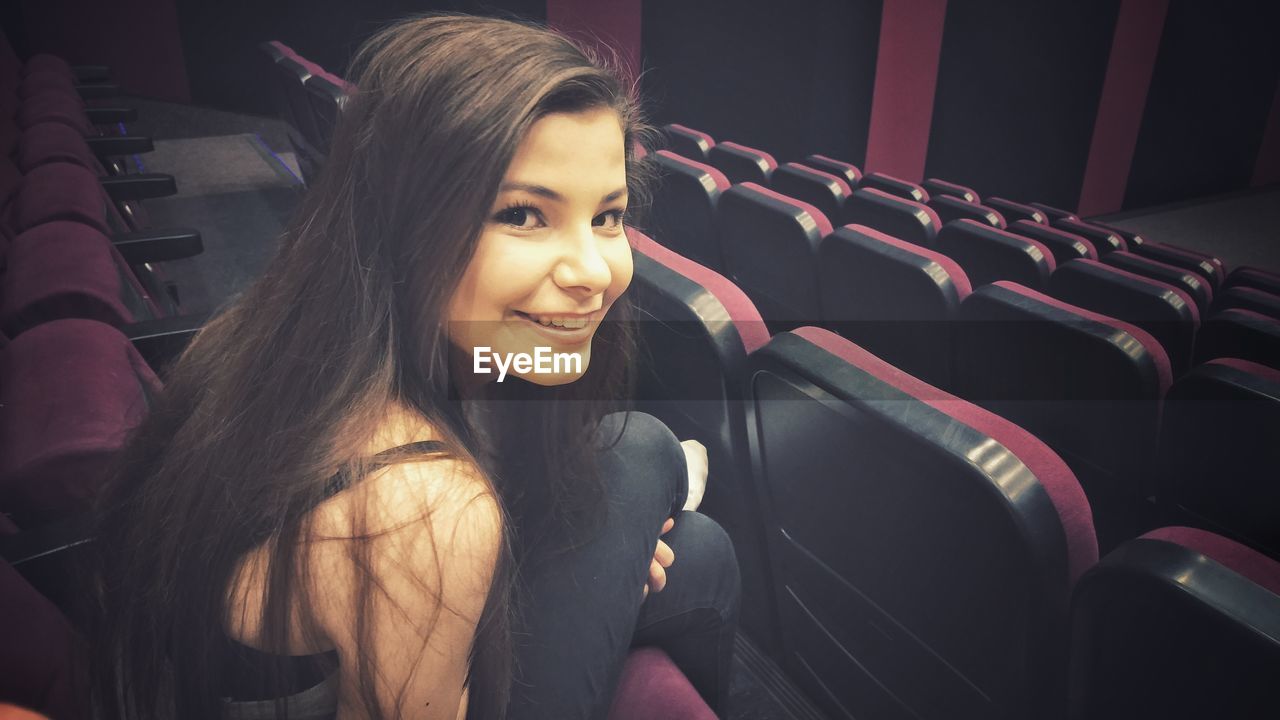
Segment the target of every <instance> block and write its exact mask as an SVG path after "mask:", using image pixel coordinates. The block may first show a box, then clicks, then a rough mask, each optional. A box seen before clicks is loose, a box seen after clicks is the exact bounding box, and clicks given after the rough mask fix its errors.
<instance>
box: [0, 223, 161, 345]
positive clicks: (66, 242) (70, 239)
mask: <svg viewBox="0 0 1280 720" xmlns="http://www.w3.org/2000/svg"><path fill="white" fill-rule="evenodd" d="M4 259H5V262H6V265H7V266H6V268H5V270H4V273H3V275H0V329H2V330H3V331H4V333H5V334H6V335H8V336H9V337H10V338H13V337H17V336H18V335H20V334H21V333H22V332H24V331H25V330H27V329H29V328H32V327H34V326H36V325H39V324H41V323H45V322H49V321H51V320H58V319H62V318H84V319H89V320H98V321H100V322H104V323H107V324H108V325H112V326H115V327H120V326H123V325H127V324H130V323H133V322H136V321H138V320H147V319H153V318H156V317H160V316H161V315H162V312H161V310H160V309H159V307H158V306H157V305H156V304H155V303H154V301H152V300H151V298H150V297H149V295H148V293H147V291H146V289H145V288H144V287H143V286H142V284H141V283H140V282H139V280H138V279H137V277H136V276H135V275H134V274H133V273H132V272H130V271H129V270H128V268H127V267H126V265H125V263H124V261H123V259H122V258H120V256H119V252H118V251H116V250H115V248H114V247H113V246H112V244H111V241H110V240H108V239H107V237H106V236H105V235H103V234H102V233H100V232H99V231H98V230H96V229H94V228H92V227H89V226H88V225H84V224H81V223H78V222H72V221H69V220H53V221H51V222H47V223H43V224H40V225H36V226H35V227H33V228H31V229H29V230H27V231H26V232H23V233H21V234H20V235H18V236H17V237H16V238H15V239H14V240H13V242H12V243H11V244H10V246H9V249H8V252H7V253H6V255H5V256H4Z"/></svg>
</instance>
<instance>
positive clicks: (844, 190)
mask: <svg viewBox="0 0 1280 720" xmlns="http://www.w3.org/2000/svg"><path fill="white" fill-rule="evenodd" d="M770 188H771V189H773V190H774V191H775V192H778V193H781V194H783V195H786V196H787V197H791V198H795V199H796V200H799V201H801V202H807V203H809V204H810V205H812V206H814V207H815V208H817V209H818V210H819V211H820V212H821V213H822V214H823V215H825V216H827V219H829V220H838V219H839V218H841V217H843V216H844V204H845V201H846V200H848V199H849V196H850V195H852V194H853V191H852V190H851V189H850V188H849V184H848V183H847V182H845V181H844V179H843V178H841V177H838V176H836V175H832V174H831V173H828V172H823V171H821V170H814V169H813V168H809V167H805V166H804V165H801V164H799V163H785V164H783V165H782V166H781V167H779V168H778V169H777V170H774V171H773V175H772V176H771V180H770Z"/></svg>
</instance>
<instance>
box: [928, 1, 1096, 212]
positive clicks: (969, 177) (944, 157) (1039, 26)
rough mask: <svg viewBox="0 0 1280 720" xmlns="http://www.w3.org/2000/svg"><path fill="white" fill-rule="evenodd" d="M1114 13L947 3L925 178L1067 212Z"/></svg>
mask: <svg viewBox="0 0 1280 720" xmlns="http://www.w3.org/2000/svg"><path fill="white" fill-rule="evenodd" d="M1119 7H1120V4H1119V0H1104V1H1101V2H1089V3H1080V2H1074V1H1072V0H1053V1H1052V2H1050V1H1047V0H1044V1H1040V2H1034V3H1030V2H1025V0H984V2H980V3H975V2H963V1H960V2H956V1H953V2H951V3H949V4H948V6H947V21H946V25H945V27H944V29H943V35H942V37H943V40H942V55H941V57H940V58H939V62H938V87H937V92H936V94H935V96H934V106H933V107H934V110H933V125H932V130H931V132H930V136H929V155H928V159H927V161H926V164H925V168H926V170H925V173H926V175H933V176H937V177H941V178H946V179H948V180H951V181H953V182H960V183H963V184H967V185H972V186H973V187H975V188H978V189H979V190H980V191H981V192H982V194H985V195H1000V196H1003V197H1007V198H1010V199H1013V200H1022V201H1029V200H1037V201H1040V202H1047V203H1050V204H1053V205H1062V206H1066V207H1072V208H1074V207H1075V204H1076V201H1077V199H1078V198H1079V196H1080V186H1081V182H1082V180H1083V178H1084V167H1085V160H1086V159H1087V157H1088V154H1089V141H1090V138H1092V136H1093V124H1094V120H1095V118H1096V117H1097V114H1098V100H1099V98H1100V97H1101V94H1102V80H1103V76H1104V75H1105V73H1106V67H1107V57H1108V55H1109V54H1110V51H1111V38H1112V34H1113V33H1114V30H1115V23H1116V17H1117V16H1118V14H1119Z"/></svg>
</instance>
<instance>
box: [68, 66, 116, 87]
mask: <svg viewBox="0 0 1280 720" xmlns="http://www.w3.org/2000/svg"><path fill="white" fill-rule="evenodd" d="M71 74H72V75H75V76H76V82H78V83H101V82H106V81H107V80H110V79H111V68H110V67H108V66H106V65H72V66H71Z"/></svg>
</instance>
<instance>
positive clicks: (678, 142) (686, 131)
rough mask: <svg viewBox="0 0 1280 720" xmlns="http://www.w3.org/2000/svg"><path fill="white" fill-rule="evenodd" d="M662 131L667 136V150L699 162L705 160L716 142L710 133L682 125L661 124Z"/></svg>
mask: <svg viewBox="0 0 1280 720" xmlns="http://www.w3.org/2000/svg"><path fill="white" fill-rule="evenodd" d="M662 131H663V134H665V135H666V137H667V149H668V150H670V151H671V152H673V153H675V154H677V155H680V156H682V157H687V158H689V159H690V160H697V161H698V162H700V163H705V162H707V160H708V159H709V153H710V152H711V148H713V147H715V144H716V141H715V140H712V139H711V136H710V135H708V134H706V133H704V132H702V131H700V130H694V129H693V128H689V127H685V126H684V125H677V124H674V123H673V124H671V125H663V126H662Z"/></svg>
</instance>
